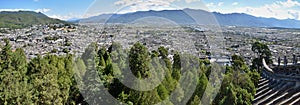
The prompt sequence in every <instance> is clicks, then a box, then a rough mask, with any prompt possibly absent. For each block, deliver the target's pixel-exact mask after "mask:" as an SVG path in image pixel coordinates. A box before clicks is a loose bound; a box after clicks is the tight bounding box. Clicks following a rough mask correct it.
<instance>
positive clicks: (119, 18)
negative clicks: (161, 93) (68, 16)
mask: <svg viewBox="0 0 300 105" xmlns="http://www.w3.org/2000/svg"><path fill="white" fill-rule="evenodd" d="M147 17H159V18H164V19H165V20H166V19H167V20H170V21H173V22H175V23H177V24H204V25H205V24H220V25H226V26H247V27H283V28H300V21H299V20H294V19H285V20H280V19H275V18H264V17H255V16H252V15H249V14H245V13H230V14H222V13H218V12H208V11H204V10H196V9H183V10H161V11H153V10H149V11H138V12H132V13H126V14H101V15H98V16H94V17H89V18H85V19H80V20H77V21H76V22H81V23H132V22H134V21H136V20H138V19H142V18H147ZM73 22H74V21H73ZM156 22H157V23H161V22H159V21H156Z"/></svg>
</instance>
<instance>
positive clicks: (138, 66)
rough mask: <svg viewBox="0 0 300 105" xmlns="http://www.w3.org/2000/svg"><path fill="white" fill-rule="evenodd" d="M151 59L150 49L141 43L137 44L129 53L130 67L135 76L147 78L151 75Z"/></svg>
mask: <svg viewBox="0 0 300 105" xmlns="http://www.w3.org/2000/svg"><path fill="white" fill-rule="evenodd" d="M149 63H150V57H149V52H148V49H147V48H146V47H145V46H143V45H142V44H141V43H135V44H134V45H133V47H132V48H131V49H130V53H129V67H130V69H131V71H132V73H133V74H134V75H136V76H137V75H138V74H140V75H141V78H147V77H149V76H150V73H149Z"/></svg>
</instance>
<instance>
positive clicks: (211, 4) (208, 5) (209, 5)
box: [206, 3, 215, 7]
mask: <svg viewBox="0 0 300 105" xmlns="http://www.w3.org/2000/svg"><path fill="white" fill-rule="evenodd" d="M206 6H207V7H213V6H215V3H208V4H206Z"/></svg>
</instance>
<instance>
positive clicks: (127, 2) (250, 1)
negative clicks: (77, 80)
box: [0, 0, 300, 20]
mask: <svg viewBox="0 0 300 105" xmlns="http://www.w3.org/2000/svg"><path fill="white" fill-rule="evenodd" d="M0 4H1V5H0V11H18V10H28V11H36V12H42V13H45V14H46V15H48V16H50V17H53V18H59V19H63V20H68V19H73V18H85V17H90V16H95V15H99V14H103V13H127V12H135V11H146V10H149V9H151V10H165V9H183V8H192V9H204V10H207V11H213V12H220V13H247V14H250V15H254V16H258V17H268V18H270V17H272V18H277V19H297V20H300V17H299V15H300V1H299V0H1V1H0Z"/></svg>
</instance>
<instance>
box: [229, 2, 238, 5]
mask: <svg viewBox="0 0 300 105" xmlns="http://www.w3.org/2000/svg"><path fill="white" fill-rule="evenodd" d="M231 5H239V3H238V2H234V3H232V4H231Z"/></svg>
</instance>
